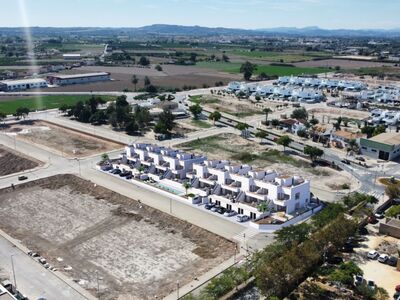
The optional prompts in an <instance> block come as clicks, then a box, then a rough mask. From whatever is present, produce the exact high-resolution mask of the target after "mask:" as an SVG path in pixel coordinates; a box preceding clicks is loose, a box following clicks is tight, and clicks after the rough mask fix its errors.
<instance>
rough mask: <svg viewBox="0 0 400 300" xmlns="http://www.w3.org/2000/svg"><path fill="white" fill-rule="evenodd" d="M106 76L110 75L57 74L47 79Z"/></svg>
mask: <svg viewBox="0 0 400 300" xmlns="http://www.w3.org/2000/svg"><path fill="white" fill-rule="evenodd" d="M107 75H110V73H108V72H98V73H84V74H57V75H50V76H49V77H54V78H58V79H75V78H83V77H96V76H107Z"/></svg>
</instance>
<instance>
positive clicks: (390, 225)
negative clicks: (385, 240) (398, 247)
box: [379, 218, 400, 239]
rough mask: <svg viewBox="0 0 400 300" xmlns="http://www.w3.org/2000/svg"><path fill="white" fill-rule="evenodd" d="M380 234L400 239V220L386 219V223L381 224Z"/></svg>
mask: <svg viewBox="0 0 400 300" xmlns="http://www.w3.org/2000/svg"><path fill="white" fill-rule="evenodd" d="M379 233H380V234H386V235H390V236H392V237H395V238H398V239H400V220H398V219H391V218H386V220H385V222H379Z"/></svg>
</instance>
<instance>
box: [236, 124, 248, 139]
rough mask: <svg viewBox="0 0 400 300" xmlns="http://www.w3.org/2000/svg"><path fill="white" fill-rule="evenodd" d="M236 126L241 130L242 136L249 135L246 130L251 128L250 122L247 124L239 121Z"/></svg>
mask: <svg viewBox="0 0 400 300" xmlns="http://www.w3.org/2000/svg"><path fill="white" fill-rule="evenodd" d="M235 127H236V129H238V130H240V131H241V133H240V134H241V136H242V137H245V136H246V135H247V133H246V132H247V129H248V128H249V125H248V124H246V123H237V124H236V126H235Z"/></svg>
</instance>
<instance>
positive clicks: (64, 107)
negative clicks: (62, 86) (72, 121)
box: [58, 104, 71, 114]
mask: <svg viewBox="0 0 400 300" xmlns="http://www.w3.org/2000/svg"><path fill="white" fill-rule="evenodd" d="M58 109H59V110H60V111H61V112H62V113H63V114H65V113H66V112H68V110H70V109H71V107H70V106H69V105H67V104H62V105H61V106H60V107H59V108H58Z"/></svg>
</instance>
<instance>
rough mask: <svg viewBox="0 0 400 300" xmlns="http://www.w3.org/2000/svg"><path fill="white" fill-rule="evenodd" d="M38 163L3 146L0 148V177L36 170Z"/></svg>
mask: <svg viewBox="0 0 400 300" xmlns="http://www.w3.org/2000/svg"><path fill="white" fill-rule="evenodd" d="M39 165H40V162H39V161H37V160H35V159H33V158H28V157H27V156H25V155H23V154H22V153H19V152H16V151H14V150H11V149H9V148H6V147H4V146H0V166H1V168H0V176H5V175H9V174H13V173H18V172H22V171H25V170H30V169H33V168H36V167H37V166H39Z"/></svg>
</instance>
